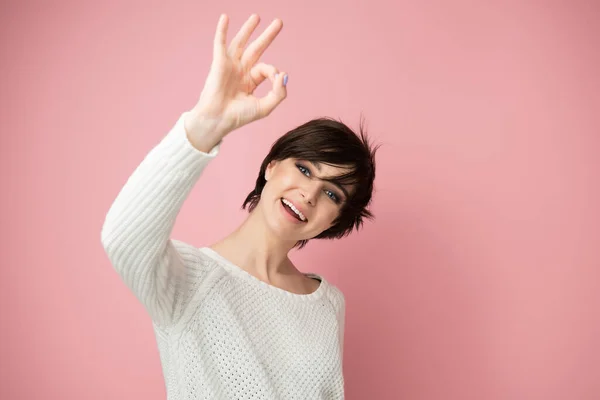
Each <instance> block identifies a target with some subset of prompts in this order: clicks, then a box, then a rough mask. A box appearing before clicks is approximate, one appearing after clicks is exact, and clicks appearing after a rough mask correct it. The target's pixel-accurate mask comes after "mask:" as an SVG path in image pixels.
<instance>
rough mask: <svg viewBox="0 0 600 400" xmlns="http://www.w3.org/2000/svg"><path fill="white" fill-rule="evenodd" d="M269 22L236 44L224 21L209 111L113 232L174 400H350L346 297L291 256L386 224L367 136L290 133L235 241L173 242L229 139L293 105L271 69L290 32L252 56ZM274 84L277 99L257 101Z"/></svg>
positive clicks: (205, 104) (324, 124)
mask: <svg viewBox="0 0 600 400" xmlns="http://www.w3.org/2000/svg"><path fill="white" fill-rule="evenodd" d="M258 22H259V19H258V17H257V16H256V15H253V16H252V17H250V18H249V19H248V21H246V23H245V24H244V25H243V27H242V28H241V30H240V31H239V32H238V33H237V35H236V36H235V37H234V39H233V40H232V42H231V43H230V45H229V46H227V45H226V34H227V26H228V18H227V16H225V15H222V16H221V18H220V20H219V23H218V27H217V32H216V37H215V41H214V54H213V63H212V66H211V69H210V72H209V74H208V77H207V79H206V82H205V86H204V89H203V90H202V93H201V95H200V99H199V101H198V103H197V104H196V106H194V107H193V109H192V110H190V111H188V112H184V113H183V114H182V115H181V117H180V118H179V120H178V121H177V122H176V123H175V124H174V126H173V128H172V129H171V130H170V132H169V133H168V134H167V135H166V136H165V137H164V138H163V140H162V141H161V142H160V143H159V144H158V145H157V146H156V147H155V148H153V149H152V150H151V151H150V152H149V153H148V155H147V156H146V157H145V158H144V160H143V161H142V163H141V164H140V165H139V166H138V167H137V168H136V170H135V171H134V172H133V174H132V175H131V177H130V178H129V179H128V180H127V182H126V184H125V186H124V187H123V188H122V190H121V191H120V193H119V194H118V196H117V198H116V200H115V201H114V203H113V204H112V206H111V208H110V210H109V212H108V214H107V216H106V220H105V222H104V226H103V228H102V243H103V246H104V249H105V250H106V253H107V255H108V257H109V259H110V261H111V263H112V265H113V266H114V267H115V269H116V270H117V271H118V273H119V274H120V276H121V277H122V279H123V280H124V282H125V283H126V284H127V286H128V287H129V288H130V289H131V290H132V291H133V293H135V295H136V296H137V298H138V299H139V300H140V301H141V302H142V304H143V305H144V307H145V308H146V310H147V311H148V313H149V314H150V316H151V317H152V320H153V326H154V331H155V334H156V338H157V342H158V347H159V353H160V358H161V364H162V366H163V372H164V377H165V382H166V390H167V395H168V398H169V399H177V400H179V399H255V400H256V399H342V398H344V377H343V371H342V351H343V339H344V315H345V302H344V296H343V295H342V293H341V292H340V291H339V290H338V289H337V288H336V287H335V286H333V285H331V284H329V283H328V282H327V281H326V280H325V279H324V278H323V277H321V276H318V275H316V274H311V273H301V272H300V271H299V270H298V269H297V268H296V267H295V266H294V264H293V263H292V262H291V261H290V259H289V258H288V253H289V252H290V250H291V249H293V248H294V247H298V248H301V247H303V246H304V245H305V244H306V242H307V241H308V240H309V239H313V238H341V237H343V236H345V235H347V234H349V233H350V232H351V231H352V230H353V229H355V228H356V229H357V228H359V227H360V225H361V224H362V221H363V218H369V217H371V216H372V215H371V213H370V212H369V211H368V210H367V206H368V204H369V203H370V200H371V192H372V188H373V180H374V178H375V163H374V153H375V151H374V149H373V148H372V147H370V145H369V143H368V141H367V139H366V136H365V135H364V134H363V132H362V130H361V134H360V136H359V135H357V134H355V133H354V132H352V130H350V129H349V128H348V127H347V126H345V125H343V124H342V123H339V122H336V121H333V120H330V119H316V120H312V121H309V122H307V123H306V124H304V125H302V126H300V127H297V128H296V129H294V130H292V131H290V132H288V133H286V134H285V135H284V136H282V137H281V138H280V139H279V140H278V141H277V142H276V143H275V144H274V145H273V147H272V148H271V151H270V152H269V154H268V155H267V157H266V158H265V160H264V162H263V164H262V166H261V168H260V171H259V175H258V178H257V180H256V184H255V188H254V190H252V192H251V193H250V194H249V195H248V197H247V198H246V200H245V202H244V204H243V207H244V208H246V207H247V208H248V209H249V215H248V217H247V219H246V220H245V221H244V222H243V223H242V224H241V226H240V227H239V228H238V229H237V230H236V231H235V232H233V233H231V234H230V235H229V236H227V237H225V238H224V239H223V240H221V241H219V242H218V243H214V244H213V245H211V246H208V247H202V248H196V247H194V246H191V245H189V244H186V243H183V242H180V241H177V240H174V239H170V234H171V231H172V228H173V225H174V223H175V220H176V217H177V214H178V213H179V211H180V209H181V206H182V204H183V202H184V201H185V199H186V198H187V196H188V194H189V193H190V191H191V190H192V188H193V186H194V185H195V183H196V182H197V180H198V179H199V177H200V175H201V174H202V171H203V170H204V168H205V167H206V166H207V164H209V163H210V161H211V160H212V159H214V158H215V157H216V156H217V155H218V153H219V151H220V148H221V145H222V142H223V139H224V138H225V136H226V135H228V134H229V133H231V132H232V131H234V130H235V129H237V128H240V127H241V126H243V125H246V124H248V123H250V122H252V121H254V120H257V119H260V118H263V117H265V116H267V115H269V114H270V113H271V111H273V110H274V109H275V107H277V105H278V104H280V103H281V101H283V100H284V99H285V97H286V84H287V79H288V78H287V75H286V74H285V73H284V72H281V71H278V70H277V69H276V68H275V67H274V66H272V65H266V64H262V63H258V60H259V58H260V56H261V54H262V53H263V52H264V51H265V49H266V48H267V47H268V46H269V44H270V43H271V42H272V41H273V40H274V38H275V37H276V36H277V34H278V33H279V31H280V30H281V28H282V22H281V21H280V20H275V21H273V23H272V24H271V25H270V26H269V27H268V28H267V29H266V30H265V32H264V33H263V34H262V35H261V36H260V37H258V38H257V39H256V40H255V41H254V42H253V43H251V44H250V45H249V46H248V47H246V43H247V41H248V38H249V37H250V35H251V34H252V32H253V31H254V29H255V28H256V26H257V25H258ZM267 79H268V80H269V81H270V82H271V83H272V85H273V89H272V90H271V91H270V92H269V94H268V95H266V96H265V97H264V98H255V97H253V96H252V93H253V91H254V90H255V89H256V87H257V86H258V85H260V84H261V83H262V82H263V81H265V80H267ZM207 195H210V193H207ZM198 223H199V224H202V219H201V218H200V219H199V221H198ZM206 229H210V226H206Z"/></svg>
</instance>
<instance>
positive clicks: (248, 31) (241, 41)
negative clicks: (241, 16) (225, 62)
mask: <svg viewBox="0 0 600 400" xmlns="http://www.w3.org/2000/svg"><path fill="white" fill-rule="evenodd" d="M259 22H260V17H259V16H258V15H256V14H252V15H251V16H250V18H248V20H247V21H246V22H245V23H244V25H243V26H242V27H241V29H240V30H239V31H238V33H237V34H236V35H235V37H234V38H233V40H232V41H231V43H230V44H229V50H228V53H229V54H231V55H232V56H233V57H235V58H237V59H239V58H240V57H241V55H242V53H243V52H244V47H246V43H247V42H248V39H249V38H250V36H251V35H252V32H254V30H255V29H256V27H257V26H258V23H259Z"/></svg>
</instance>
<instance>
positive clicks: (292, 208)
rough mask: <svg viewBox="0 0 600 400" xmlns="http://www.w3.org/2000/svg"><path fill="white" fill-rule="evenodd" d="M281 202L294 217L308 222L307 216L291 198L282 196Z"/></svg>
mask: <svg viewBox="0 0 600 400" xmlns="http://www.w3.org/2000/svg"><path fill="white" fill-rule="evenodd" d="M280 201H281V204H282V205H283V208H285V210H286V211H287V212H288V214H290V215H291V216H292V217H294V218H296V219H297V220H298V221H300V222H308V220H307V218H306V217H305V216H304V214H302V212H301V211H300V210H298V209H297V208H296V207H295V206H294V205H293V204H292V203H291V202H290V201H289V200H286V199H284V198H283V197H282V198H281V200H280Z"/></svg>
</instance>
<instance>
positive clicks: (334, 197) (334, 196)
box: [325, 190, 340, 203]
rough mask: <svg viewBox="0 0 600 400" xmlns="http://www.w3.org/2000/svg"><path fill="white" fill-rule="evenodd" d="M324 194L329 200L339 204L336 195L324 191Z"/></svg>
mask: <svg viewBox="0 0 600 400" xmlns="http://www.w3.org/2000/svg"><path fill="white" fill-rule="evenodd" d="M325 193H326V194H327V197H329V198H330V199H331V200H333V201H335V202H336V203H339V202H340V200H339V197H338V196H337V194H335V193H334V192H332V191H331V190H325Z"/></svg>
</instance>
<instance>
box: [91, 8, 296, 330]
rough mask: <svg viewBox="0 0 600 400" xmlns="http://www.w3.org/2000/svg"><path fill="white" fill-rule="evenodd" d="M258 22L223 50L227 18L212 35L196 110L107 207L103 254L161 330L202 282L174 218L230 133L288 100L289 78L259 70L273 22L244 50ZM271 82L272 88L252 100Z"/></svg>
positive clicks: (271, 70) (180, 122) (179, 122)
mask: <svg viewBox="0 0 600 400" xmlns="http://www.w3.org/2000/svg"><path fill="white" fill-rule="evenodd" d="M258 22H259V19H258V17H257V16H252V17H250V18H249V19H248V21H246V23H245V24H244V26H243V27H242V29H241V30H240V31H239V32H238V34H237V35H236V37H235V38H234V39H233V41H232V43H231V45H230V46H229V48H228V49H227V48H226V47H225V43H226V34H227V26H228V18H227V16H225V15H223V16H221V18H220V20H219V23H218V26H217V33H216V35H215V44H214V55H213V63H212V65H211V69H210V72H209V74H208V77H207V79H206V82H205V85H204V89H203V90H202V93H201V95H200V99H199V101H198V103H197V104H196V105H195V106H194V108H193V109H192V110H190V111H188V112H185V113H183V114H182V115H181V117H180V118H179V119H178V120H177V122H176V123H175V124H174V126H173V128H172V129H171V130H170V132H169V133H168V134H167V135H166V136H165V137H164V138H163V139H162V140H161V142H160V143H159V144H158V145H157V146H156V147H154V148H153V149H152V150H151V151H150V152H149V153H148V154H147V156H146V157H145V158H144V160H143V161H142V162H141V164H140V165H139V166H138V167H137V168H136V169H135V171H134V172H133V174H132V175H131V176H130V177H129V179H128V180H127V182H126V183H125V185H124V187H123V188H122V189H121V191H120V192H119V194H118V196H117V198H116V199H115V200H114V202H113V204H112V206H111V207H110V209H109V211H108V213H107V215H106V219H105V222H104V225H103V227H102V234H101V240H102V244H103V246H104V249H105V251H106V253H107V255H108V257H109V259H110V261H111V263H112V265H113V266H114V268H115V269H116V270H117V272H118V273H119V275H120V276H121V277H122V279H123V280H124V282H125V283H126V285H127V286H128V287H129V288H130V289H131V290H132V291H133V293H134V294H135V295H136V297H137V298H138V299H139V300H140V301H141V302H142V304H143V305H144V306H145V308H146V310H147V311H148V312H149V314H150V315H151V317H152V318H153V320H154V321H155V322H156V323H158V324H160V325H169V324H172V323H174V322H175V321H176V320H177V319H178V318H179V317H180V316H181V313H182V312H183V310H184V308H185V305H186V303H187V301H188V300H189V298H190V297H191V295H192V294H193V291H194V286H195V285H196V284H197V283H198V280H199V279H201V278H202V271H199V270H198V268H199V266H198V265H197V263H195V260H196V257H197V255H196V253H195V251H194V250H195V249H194V248H193V247H191V246H187V245H185V244H183V243H181V242H176V241H173V240H171V239H170V236H171V232H172V229H173V226H174V224H175V220H176V217H177V215H178V213H179V211H180V209H181V207H182V205H183V202H184V201H185V199H186V198H187V197H188V195H189V193H190V192H191V190H192V188H193V187H194V185H195V183H196V182H197V180H198V179H199V177H200V176H201V174H202V171H203V170H204V168H205V167H206V165H208V164H209V163H210V161H211V160H212V159H214V157H216V155H217V154H218V152H219V149H220V142H221V141H222V140H223V138H224V137H225V136H226V135H227V134H229V133H230V132H232V131H233V130H235V129H237V128H240V127H241V126H243V125H246V124H248V123H250V122H252V121H255V120H257V119H260V118H263V117H265V116H267V115H269V114H270V113H271V111H272V110H273V109H274V108H275V107H276V106H277V105H278V104H279V103H281V101H283V99H285V97H286V89H285V85H284V74H283V73H281V74H279V76H276V74H277V73H278V71H277V69H276V68H275V67H273V66H271V65H267V64H256V63H257V61H258V59H259V57H260V55H261V54H262V53H263V52H264V50H265V49H266V48H267V47H268V45H269V44H270V43H271V42H272V41H273V39H274V38H275V37H276V36H277V34H278V33H279V31H280V30H281V27H282V24H281V21H279V20H275V21H273V23H272V24H271V25H270V26H269V27H268V28H267V29H266V30H265V32H264V33H263V34H262V35H261V36H260V37H259V38H257V39H256V40H255V41H254V42H253V43H252V44H250V46H248V48H247V49H245V50H244V47H245V45H246V42H247V40H248V38H249V37H250V35H251V34H252V32H253V31H254V29H255V28H256V26H257V25H258ZM266 79H269V80H270V81H271V82H272V84H273V89H272V90H271V91H270V92H269V94H267V95H266V96H265V97H263V98H256V97H254V96H253V95H252V93H253V92H254V90H255V89H256V87H257V86H258V85H259V84H260V83H262V82H263V81H264V80H266Z"/></svg>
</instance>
